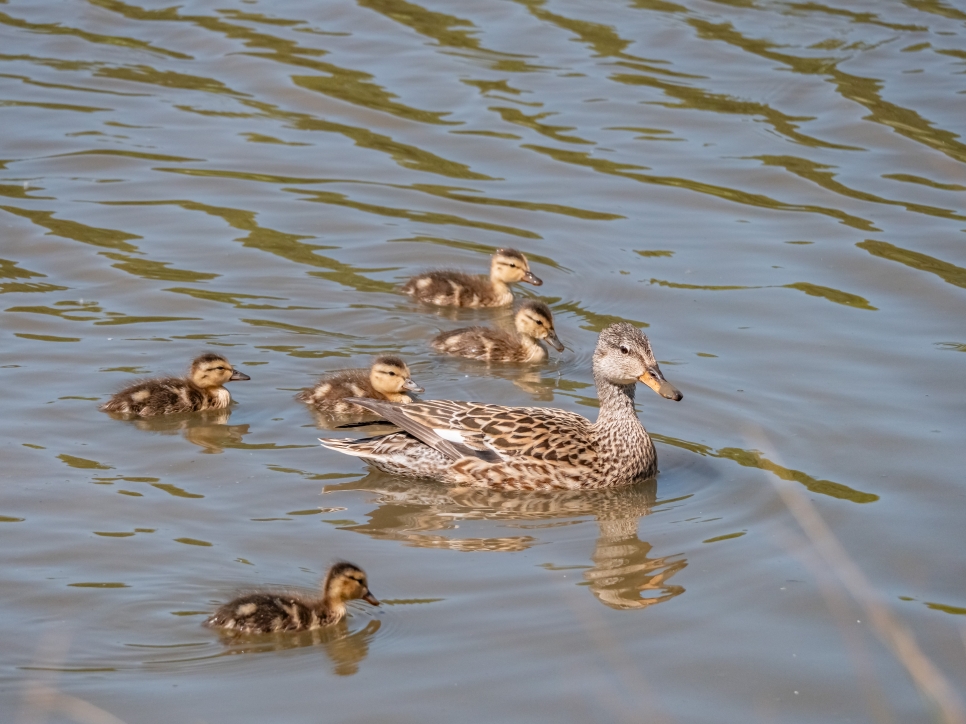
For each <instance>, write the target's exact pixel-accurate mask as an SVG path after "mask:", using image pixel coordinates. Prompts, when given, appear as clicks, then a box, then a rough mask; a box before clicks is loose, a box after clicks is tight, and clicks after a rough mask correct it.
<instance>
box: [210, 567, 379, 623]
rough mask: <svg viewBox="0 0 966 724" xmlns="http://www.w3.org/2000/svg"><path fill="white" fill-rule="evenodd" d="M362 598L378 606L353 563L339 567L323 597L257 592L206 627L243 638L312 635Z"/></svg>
mask: <svg viewBox="0 0 966 724" xmlns="http://www.w3.org/2000/svg"><path fill="white" fill-rule="evenodd" d="M356 598H361V599H362V600H363V601H365V602H366V603H369V604H372V605H373V606H378V605H379V601H377V600H376V597H375V596H373V595H372V593H371V592H370V591H369V584H368V582H367V581H366V574H365V572H364V571H363V570H362V569H361V568H359V567H358V566H356V565H353V564H352V563H346V562H344V561H343V562H340V563H336V564H335V565H334V566H332V567H331V568H330V569H329V572H328V573H327V574H326V576H325V579H324V580H323V582H322V597H321V598H311V597H306V596H301V595H299V594H297V593H292V592H290V591H257V592H255V593H248V594H245V595H243V596H239V597H238V598H236V599H234V600H232V601H229V602H228V603H226V604H225V605H223V606H221V607H220V608H219V609H218V610H217V611H215V612H214V613H213V614H212V615H211V616H209V617H208V618H207V619H206V620H205V623H204V625H205V626H208V627H209V628H219V629H225V630H227V631H235V632H237V633H243V634H260V633H275V632H277V631H312V630H314V629H318V628H322V627H323V626H331V625H332V624H335V623H338V622H339V621H341V620H342V619H343V618H345V604H346V601H351V600H353V599H356Z"/></svg>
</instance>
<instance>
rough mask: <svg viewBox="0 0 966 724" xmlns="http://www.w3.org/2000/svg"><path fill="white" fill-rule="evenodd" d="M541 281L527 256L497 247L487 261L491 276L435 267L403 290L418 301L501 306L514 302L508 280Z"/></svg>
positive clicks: (511, 282) (454, 304) (514, 250)
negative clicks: (532, 270)
mask: <svg viewBox="0 0 966 724" xmlns="http://www.w3.org/2000/svg"><path fill="white" fill-rule="evenodd" d="M514 282H527V283H528V284H533V285H534V286H538V287H539V286H540V285H541V284H543V282H542V281H541V280H540V279H539V278H538V277H537V276H535V275H534V274H533V272H531V271H530V265H529V264H528V263H527V258H526V257H525V256H524V255H523V254H521V253H520V252H519V251H517V250H516V249H497V250H496V253H495V254H494V255H493V260H492V261H491V262H490V278H489V279H487V278H486V277H481V276H476V275H473V274H463V273H462V272H457V271H446V270H437V271H429V272H426V273H424V274H419V275H417V276H414V277H413V278H412V279H410V280H409V281H408V282H406V284H405V286H403V288H402V290H403V292H405V293H406V294H408V295H410V296H411V297H413V299H415V300H416V301H419V302H425V303H426V304H437V305H439V306H448V307H504V306H506V305H507V304H512V303H513V292H511V291H510V287H508V286H507V285H508V284H513V283H514Z"/></svg>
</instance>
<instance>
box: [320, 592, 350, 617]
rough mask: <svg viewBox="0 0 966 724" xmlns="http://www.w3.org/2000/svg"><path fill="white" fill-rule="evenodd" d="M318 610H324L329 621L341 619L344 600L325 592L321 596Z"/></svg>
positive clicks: (343, 611)
mask: <svg viewBox="0 0 966 724" xmlns="http://www.w3.org/2000/svg"><path fill="white" fill-rule="evenodd" d="M319 611H321V612H324V613H325V616H326V617H327V618H328V619H329V621H330V622H335V621H341V620H342V619H343V618H345V601H343V600H342V599H341V598H336V597H335V596H332V595H329V594H328V593H326V594H325V595H324V596H322V602H321V605H320V606H319Z"/></svg>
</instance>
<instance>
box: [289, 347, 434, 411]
mask: <svg viewBox="0 0 966 724" xmlns="http://www.w3.org/2000/svg"><path fill="white" fill-rule="evenodd" d="M403 390H408V391H409V392H417V393H418V392H422V391H423V388H422V387H420V386H419V385H417V384H416V383H415V382H413V380H412V378H411V377H410V375H409V367H407V366H406V363H405V362H403V361H402V360H401V359H399V358H398V357H392V356H388V355H385V356H382V357H377V358H376V361H375V362H373V363H372V367H370V368H369V369H367V370H366V369H361V370H342V371H340V372H333V373H332V374H328V375H325V376H324V377H322V379H320V380H319V381H318V382H317V383H316V385H315V387H307V388H306V389H304V390H302V391H301V392H299V393H298V394H297V395H296V396H295V399H297V400H301V401H302V402H305V403H307V404H309V405H312V406H313V407H315V409H317V410H319V411H320V412H330V413H337V414H359V413H365V412H366V410H364V409H362V408H361V407H359V406H358V405H354V404H352V403H351V402H346V401H345V398H346V397H370V398H372V399H374V400H388V401H389V402H399V403H402V404H405V403H407V402H412V398H411V397H410V396H409V395H407V394H406V393H405V392H403Z"/></svg>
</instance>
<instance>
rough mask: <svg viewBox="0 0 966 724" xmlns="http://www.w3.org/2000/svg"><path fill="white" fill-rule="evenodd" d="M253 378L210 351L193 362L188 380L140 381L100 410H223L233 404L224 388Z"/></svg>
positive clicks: (146, 414)
mask: <svg viewBox="0 0 966 724" xmlns="http://www.w3.org/2000/svg"><path fill="white" fill-rule="evenodd" d="M250 379H251V377H249V376H248V375H246V374H244V373H243V372H239V371H238V370H236V369H235V368H234V367H232V366H231V364H229V362H228V360H227V359H225V358H224V357H222V356H221V355H220V354H215V353H214V352H208V353H206V354H203V355H201V356H200V357H197V358H195V360H194V361H192V363H191V371H190V372H189V373H188V376H187V377H161V378H158V379H153V380H140V381H138V382H135V383H134V384H133V385H131V386H129V387H125V388H124V389H123V390H121V391H120V392H118V393H116V394H115V395H113V396H112V397H111V399H110V400H108V401H107V402H105V403H104V404H103V405H101V406H100V409H101V410H102V411H103V412H111V413H115V414H120V415H137V416H140V417H153V416H155V415H172V414H175V413H179V412H198V411H199V410H221V409H224V408H226V407H228V405H229V404H231V395H230V394H229V393H228V390H226V389H225V388H224V387H222V385H224V384H225V383H226V382H233V381H235V380H250Z"/></svg>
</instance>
